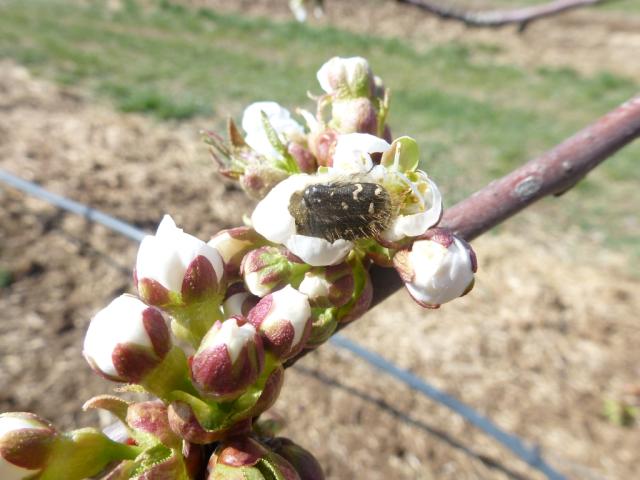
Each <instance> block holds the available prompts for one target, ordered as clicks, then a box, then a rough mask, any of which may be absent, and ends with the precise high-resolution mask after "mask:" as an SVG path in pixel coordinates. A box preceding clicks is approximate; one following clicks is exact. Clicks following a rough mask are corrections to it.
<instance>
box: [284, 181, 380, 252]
mask: <svg viewBox="0 0 640 480" xmlns="http://www.w3.org/2000/svg"><path fill="white" fill-rule="evenodd" d="M289 213H291V216H292V217H293V218H294V220H295V223H296V231H297V233H298V234H300V235H306V236H310V237H319V238H324V239H325V240H328V241H329V242H333V241H335V240H337V239H340V238H342V239H345V240H358V239H362V238H370V237H375V236H376V235H377V234H379V233H380V232H382V231H384V230H386V229H387V227H388V226H389V223H390V222H391V217H392V201H391V197H390V195H389V193H388V192H387V190H386V189H385V188H384V187H383V186H382V185H379V184H377V183H372V182H346V181H334V182H330V183H316V184H312V185H309V186H307V187H306V188H305V189H304V190H302V191H300V192H295V193H294V194H293V195H291V199H290V201H289Z"/></svg>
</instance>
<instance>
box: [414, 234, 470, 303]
mask: <svg viewBox="0 0 640 480" xmlns="http://www.w3.org/2000/svg"><path fill="white" fill-rule="evenodd" d="M409 261H410V262H411V264H412V267H413V269H414V271H415V272H416V275H415V278H414V280H413V282H411V283H409V284H407V288H408V290H409V292H410V293H411V295H412V296H414V297H415V298H417V299H418V300H420V301H422V302H424V303H428V304H432V305H439V304H442V303H446V302H449V301H451V300H454V299H456V298H458V297H459V296H460V295H462V294H463V293H464V291H465V290H466V289H467V288H468V287H469V284H470V283H471V281H472V280H473V270H472V264H471V257H470V256H469V252H468V251H467V249H466V248H465V246H464V245H463V244H462V242H461V241H460V240H459V239H457V238H454V241H453V243H452V244H451V245H450V246H449V248H448V249H447V248H445V247H443V246H442V245H439V244H437V243H436V242H433V241H431V240H421V241H418V242H415V243H414V244H413V247H412V250H411V253H410V254H409Z"/></svg>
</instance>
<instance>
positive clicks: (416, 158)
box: [381, 137, 420, 173]
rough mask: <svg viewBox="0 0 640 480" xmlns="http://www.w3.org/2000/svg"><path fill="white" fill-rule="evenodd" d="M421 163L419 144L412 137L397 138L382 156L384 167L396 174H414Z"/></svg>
mask: <svg viewBox="0 0 640 480" xmlns="http://www.w3.org/2000/svg"><path fill="white" fill-rule="evenodd" d="M419 162H420V149H419V148H418V142H416V141H415V140H414V139H413V138H411V137H400V138H396V139H395V140H394V141H393V143H392V144H391V148H390V149H389V150H387V151H386V152H384V154H383V155H382V161H381V163H382V165H384V166H385V167H387V168H389V169H391V170H394V171H396V172H403V173H404V172H413V171H414V170H415V169H416V168H418V163H419Z"/></svg>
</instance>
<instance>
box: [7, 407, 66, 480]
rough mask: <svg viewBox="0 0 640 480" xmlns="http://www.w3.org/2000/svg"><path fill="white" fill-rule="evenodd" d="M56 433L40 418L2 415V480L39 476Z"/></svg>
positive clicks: (25, 415)
mask: <svg viewBox="0 0 640 480" xmlns="http://www.w3.org/2000/svg"><path fill="white" fill-rule="evenodd" d="M56 437H57V432H56V430H55V429H54V428H53V426H52V425H51V424H50V423H48V422H46V421H45V420H43V419H41V418H40V417H38V416H37V415H34V414H32V413H26V412H10V413H3V414H1V415H0V478H2V480H21V479H23V478H31V476H34V475H36V474H38V472H40V471H41V470H42V469H44V468H45V466H46V464H47V459H48V458H49V455H50V454H51V452H52V448H53V442H54V440H55V438H56Z"/></svg>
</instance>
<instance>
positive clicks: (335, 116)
mask: <svg viewBox="0 0 640 480" xmlns="http://www.w3.org/2000/svg"><path fill="white" fill-rule="evenodd" d="M330 125H331V127H333V128H334V129H335V130H336V131H337V132H339V133H341V134H344V133H369V134H371V135H377V134H378V110H377V109H376V106H375V104H374V103H373V102H372V101H371V100H369V99H368V98H352V99H346V100H336V101H334V102H333V103H332V104H331V122H330Z"/></svg>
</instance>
